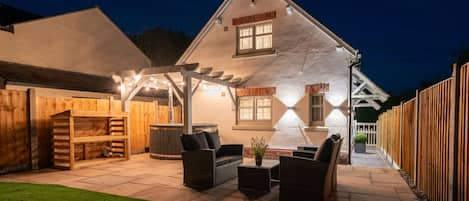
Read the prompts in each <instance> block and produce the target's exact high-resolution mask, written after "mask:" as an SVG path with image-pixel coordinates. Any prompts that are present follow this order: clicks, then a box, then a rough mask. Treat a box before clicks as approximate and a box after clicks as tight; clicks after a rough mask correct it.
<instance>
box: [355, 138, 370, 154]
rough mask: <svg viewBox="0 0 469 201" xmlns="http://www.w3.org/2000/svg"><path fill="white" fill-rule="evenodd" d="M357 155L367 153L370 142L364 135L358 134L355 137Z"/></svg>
mask: <svg viewBox="0 0 469 201" xmlns="http://www.w3.org/2000/svg"><path fill="white" fill-rule="evenodd" d="M353 142H354V145H353V146H354V148H355V153H366V142H368V136H367V135H365V134H363V133H358V134H357V135H355V136H354V137H353Z"/></svg>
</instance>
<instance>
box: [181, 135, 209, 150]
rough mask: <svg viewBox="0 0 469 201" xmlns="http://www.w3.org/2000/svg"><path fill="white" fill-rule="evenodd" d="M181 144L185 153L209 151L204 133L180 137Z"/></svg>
mask: <svg viewBox="0 0 469 201" xmlns="http://www.w3.org/2000/svg"><path fill="white" fill-rule="evenodd" d="M181 142H182V146H183V148H184V150H185V151H195V150H201V149H209V146H208V143H207V139H206V138H205V134H204V133H198V134H192V135H181Z"/></svg>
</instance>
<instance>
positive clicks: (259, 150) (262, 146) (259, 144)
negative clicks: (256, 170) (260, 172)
mask: <svg viewBox="0 0 469 201" xmlns="http://www.w3.org/2000/svg"><path fill="white" fill-rule="evenodd" d="M268 146H269V145H267V143H266V142H265V139H264V137H262V138H260V139H259V138H252V139H251V149H252V152H253V154H254V157H255V159H256V165H257V166H261V165H262V159H263V158H264V155H265V152H266V151H267V147H268Z"/></svg>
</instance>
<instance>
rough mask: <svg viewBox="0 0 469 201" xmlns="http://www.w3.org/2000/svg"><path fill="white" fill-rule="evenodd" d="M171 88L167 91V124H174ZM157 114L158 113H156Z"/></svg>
mask: <svg viewBox="0 0 469 201" xmlns="http://www.w3.org/2000/svg"><path fill="white" fill-rule="evenodd" d="M173 97H174V96H173V87H169V89H168V107H169V123H171V124H172V123H174V98H173ZM157 114H158V113H157Z"/></svg>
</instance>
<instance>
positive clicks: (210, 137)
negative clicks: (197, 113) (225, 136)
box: [205, 131, 221, 152]
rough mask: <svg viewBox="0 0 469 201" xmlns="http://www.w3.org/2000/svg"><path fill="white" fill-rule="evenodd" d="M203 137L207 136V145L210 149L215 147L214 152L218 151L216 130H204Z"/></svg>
mask: <svg viewBox="0 0 469 201" xmlns="http://www.w3.org/2000/svg"><path fill="white" fill-rule="evenodd" d="M205 138H207V143H208V147H209V148H210V149H215V152H218V150H220V147H221V142H220V136H219V135H218V131H216V132H212V133H209V132H206V133H205Z"/></svg>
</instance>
